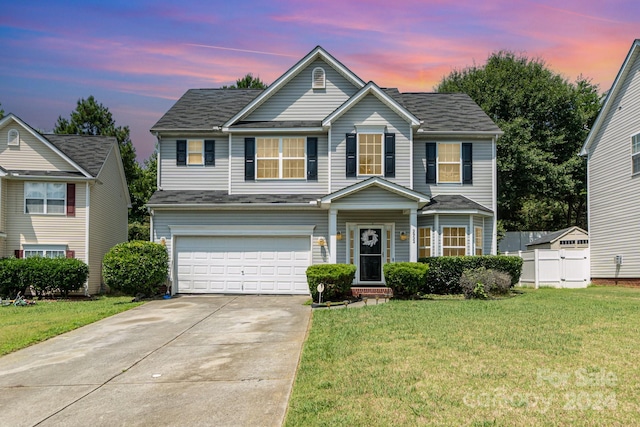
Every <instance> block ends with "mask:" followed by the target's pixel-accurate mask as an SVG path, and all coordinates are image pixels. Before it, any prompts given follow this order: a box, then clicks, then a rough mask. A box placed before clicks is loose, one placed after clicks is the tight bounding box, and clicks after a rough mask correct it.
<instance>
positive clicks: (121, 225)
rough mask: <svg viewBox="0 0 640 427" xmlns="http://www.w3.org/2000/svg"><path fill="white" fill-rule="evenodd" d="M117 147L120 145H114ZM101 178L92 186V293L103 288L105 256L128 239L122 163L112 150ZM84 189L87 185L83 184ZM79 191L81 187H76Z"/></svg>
mask: <svg viewBox="0 0 640 427" xmlns="http://www.w3.org/2000/svg"><path fill="white" fill-rule="evenodd" d="M114 149H116V150H117V147H116V146H114ZM98 179H99V180H100V182H101V183H102V184H101V185H93V186H92V187H91V190H90V191H91V194H90V199H91V208H90V210H89V288H88V292H89V293H90V294H95V293H97V292H98V291H100V286H101V282H102V258H104V256H105V254H106V253H107V252H108V251H109V249H111V248H112V247H113V246H114V245H116V244H118V243H121V242H126V241H127V239H128V227H127V215H128V208H127V196H126V193H125V191H124V188H123V184H122V179H121V175H120V168H119V167H118V157H117V156H116V154H115V152H114V151H113V150H112V151H111V153H109V155H108V157H107V159H106V161H105V163H104V166H103V167H102V170H101V171H100V174H99V175H98ZM80 188H81V191H84V186H83V187H80ZM76 191H77V190H76Z"/></svg>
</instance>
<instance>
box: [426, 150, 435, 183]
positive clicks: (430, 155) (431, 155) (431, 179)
mask: <svg viewBox="0 0 640 427" xmlns="http://www.w3.org/2000/svg"><path fill="white" fill-rule="evenodd" d="M436 150H437V145H436V143H435V142H427V184H435V183H436V167H437V165H436V153H437V151H436Z"/></svg>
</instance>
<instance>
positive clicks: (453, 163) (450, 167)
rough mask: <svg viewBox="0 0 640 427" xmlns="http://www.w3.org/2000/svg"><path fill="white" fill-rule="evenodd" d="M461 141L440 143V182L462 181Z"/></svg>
mask: <svg viewBox="0 0 640 427" xmlns="http://www.w3.org/2000/svg"><path fill="white" fill-rule="evenodd" d="M460 147H461V144H460V143H457V142H456V143H442V142H441V143H439V144H438V182H456V183H459V182H462V166H461V164H462V156H461V155H460V154H461V153H460V151H461V148H460Z"/></svg>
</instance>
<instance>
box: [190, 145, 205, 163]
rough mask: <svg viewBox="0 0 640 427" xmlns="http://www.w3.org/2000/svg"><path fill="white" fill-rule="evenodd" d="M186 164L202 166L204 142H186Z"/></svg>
mask: <svg viewBox="0 0 640 427" xmlns="http://www.w3.org/2000/svg"><path fill="white" fill-rule="evenodd" d="M187 164H188V165H203V164H204V141H202V140H189V141H187Z"/></svg>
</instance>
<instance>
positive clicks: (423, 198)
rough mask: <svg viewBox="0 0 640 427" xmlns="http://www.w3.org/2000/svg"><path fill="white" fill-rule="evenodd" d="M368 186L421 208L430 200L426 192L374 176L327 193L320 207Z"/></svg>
mask: <svg viewBox="0 0 640 427" xmlns="http://www.w3.org/2000/svg"><path fill="white" fill-rule="evenodd" d="M370 187H379V188H382V189H383V190H386V191H389V192H391V193H395V194H398V195H400V196H402V197H405V198H407V199H409V200H412V201H414V202H417V203H418V205H419V208H422V207H423V206H425V205H426V204H427V203H429V201H430V199H429V196H427V195H426V194H422V193H419V192H417V191H414V190H411V189H410V188H407V187H403V186H402V185H399V184H395V183H393V182H391V181H387V180H386V179H384V178H380V177H377V176H375V177H371V178H368V179H365V180H364V181H360V182H357V183H355V184H353V185H350V186H348V187H344V188H342V189H340V190H338V191H335V192H333V193H331V194H327V195H326V196H324V197H322V198H321V199H320V204H321V206H322V207H328V206H329V205H330V204H331V203H332V202H334V201H337V200H339V199H342V198H344V197H347V196H350V195H352V194H355V193H357V192H359V191H362V190H364V189H367V188H370Z"/></svg>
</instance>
